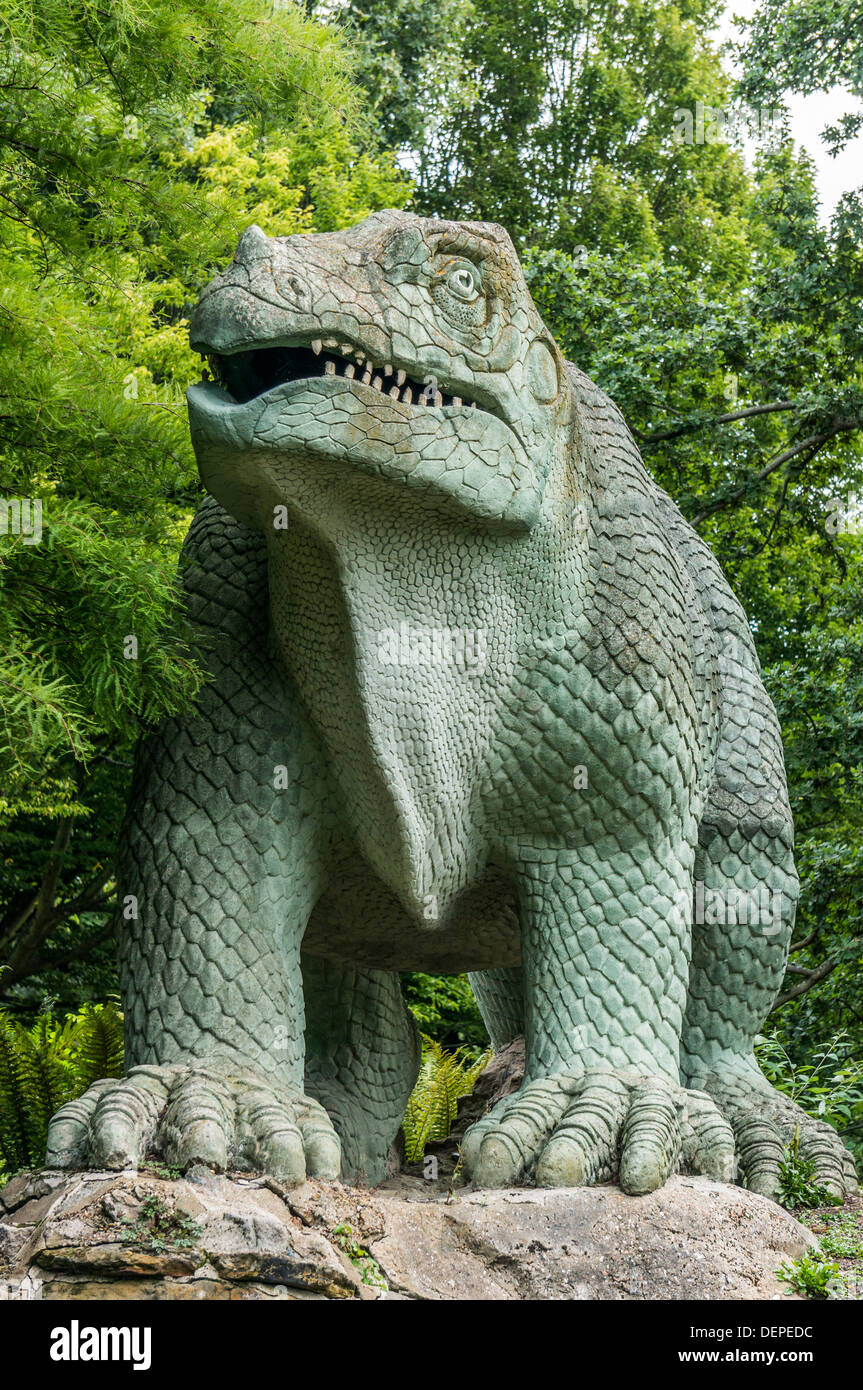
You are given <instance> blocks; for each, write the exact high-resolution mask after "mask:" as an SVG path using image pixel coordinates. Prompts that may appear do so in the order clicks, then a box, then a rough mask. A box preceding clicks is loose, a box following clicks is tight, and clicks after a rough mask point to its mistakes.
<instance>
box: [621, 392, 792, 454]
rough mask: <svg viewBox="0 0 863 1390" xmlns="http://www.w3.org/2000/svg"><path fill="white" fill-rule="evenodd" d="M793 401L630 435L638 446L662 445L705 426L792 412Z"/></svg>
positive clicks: (779, 402) (749, 406) (729, 412)
mask: <svg viewBox="0 0 863 1390" xmlns="http://www.w3.org/2000/svg"><path fill="white" fill-rule="evenodd" d="M794 408H795V403H794V401H771V402H770V403H769V404H768V405H748V406H746V407H745V409H743V410H730V411H728V413H727V414H725V415H716V416H714V418H713V419H712V420H690V421H689V422H688V423H687V424H685V425H676V426H675V428H674V429H673V430H661V431H660V432H659V433H658V434H642V433H641V431H640V430H633V431H632V433H633V434H634V435H635V437H636V439H637V440H638V441H639V443H640V444H664V443H665V442H666V440H668V439H679V438H680V436H681V435H683V434H692V432H693V430H700V429H703V428H704V426H705V425H729V424H732V423H733V422H734V421H735V420H748V419H750V418H751V417H752V416H753V415H772V414H773V413H774V412H775V411H777V410H794Z"/></svg>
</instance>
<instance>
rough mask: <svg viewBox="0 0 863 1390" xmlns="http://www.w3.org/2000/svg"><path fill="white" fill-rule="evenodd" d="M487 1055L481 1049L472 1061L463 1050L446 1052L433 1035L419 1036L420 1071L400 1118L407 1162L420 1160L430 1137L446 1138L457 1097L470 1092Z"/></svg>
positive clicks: (488, 1057)
mask: <svg viewBox="0 0 863 1390" xmlns="http://www.w3.org/2000/svg"><path fill="white" fill-rule="evenodd" d="M490 1057H491V1053H490V1052H485V1053H483V1054H482V1056H480V1057H478V1058H476V1059H475V1060H472V1059H468V1058H467V1057H465V1056H464V1052H463V1050H461V1049H459V1051H458V1052H447V1051H446V1050H445V1049H444V1048H443V1047H441V1045H440V1043H439V1042H437V1041H436V1040H435V1039H434V1038H429V1037H426V1036H423V1051H422V1063H421V1065H420V1073H419V1076H418V1077H417V1082H416V1085H415V1086H414V1089H413V1091H412V1092H411V1096H410V1100H409V1101H408V1105H407V1110H406V1112H405V1117H404V1120H403V1121H402V1129H403V1130H404V1135H405V1157H406V1158H407V1161H408V1162H409V1163H415V1162H417V1160H419V1159H421V1158H422V1156H423V1154H424V1153H425V1150H426V1145H427V1144H429V1143H431V1142H432V1141H433V1140H436V1139H446V1137H447V1135H448V1134H449V1132H450V1130H451V1129H452V1126H453V1124H454V1122H455V1118H456V1114H457V1111H458V1102H459V1098H460V1097H461V1096H466V1095H469V1094H470V1092H471V1091H472V1090H473V1086H474V1082H475V1081H476V1079H477V1077H478V1076H479V1074H480V1072H481V1071H482V1069H483V1067H485V1066H486V1065H487V1063H488V1061H489V1059H490Z"/></svg>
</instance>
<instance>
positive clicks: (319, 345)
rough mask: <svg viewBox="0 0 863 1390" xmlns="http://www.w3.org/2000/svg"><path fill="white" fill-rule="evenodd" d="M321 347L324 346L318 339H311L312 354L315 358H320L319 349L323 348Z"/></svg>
mask: <svg viewBox="0 0 863 1390" xmlns="http://www.w3.org/2000/svg"><path fill="white" fill-rule="evenodd" d="M323 346H324V345H323V343H322V342H321V340H320V338H313V339H312V352H313V353H314V354H315V356H316V357H319V356H320V353H321V349H322V348H323Z"/></svg>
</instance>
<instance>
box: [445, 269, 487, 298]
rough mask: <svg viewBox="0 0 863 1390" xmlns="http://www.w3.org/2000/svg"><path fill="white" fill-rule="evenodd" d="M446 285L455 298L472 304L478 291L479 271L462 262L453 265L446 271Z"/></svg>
mask: <svg viewBox="0 0 863 1390" xmlns="http://www.w3.org/2000/svg"><path fill="white" fill-rule="evenodd" d="M446 287H447V289H448V290H449V292H450V294H453V295H455V297H456V299H461V300H462V301H463V302H464V303H465V304H472V303H473V301H474V300H475V299H476V298H477V297H478V295H479V291H480V286H479V271H478V270H475V269H474V267H473V266H472V265H465V264H464V263H462V264H461V265H454V266H452V267H451V268H450V269H449V270H448V271H447V274H446Z"/></svg>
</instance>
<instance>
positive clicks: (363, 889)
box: [48, 212, 856, 1194]
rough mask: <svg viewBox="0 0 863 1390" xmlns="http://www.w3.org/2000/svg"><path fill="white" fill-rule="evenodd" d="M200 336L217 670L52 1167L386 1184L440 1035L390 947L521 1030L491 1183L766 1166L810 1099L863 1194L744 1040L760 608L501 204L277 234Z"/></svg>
mask: <svg viewBox="0 0 863 1390" xmlns="http://www.w3.org/2000/svg"><path fill="white" fill-rule="evenodd" d="M191 339H192V344H193V346H194V347H195V348H197V349H198V350H199V351H200V352H201V353H202V354H205V355H206V356H207V357H208V358H209V362H210V366H211V370H212V372H213V374H214V377H215V380H206V379H205V380H204V381H203V382H202V383H200V384H199V385H196V386H194V387H192V388H191V389H190V391H189V393H188V396H189V414H190V419H191V429H192V439H193V442H194V446H195V451H196V454H197V458H198V461H199V467H200V473H201V477H202V479H203V482H204V484H205V486H206V488H207V490H208V493H209V494H210V495H209V496H208V498H207V500H206V501H205V502H204V503H203V505H202V506H201V508H200V510H199V512H198V514H197V516H196V517H195V520H194V522H193V524H192V527H191V530H190V532H189V535H188V538H187V541H186V545H185V562H184V583H185V589H186V593H187V596H188V605H189V611H190V615H191V619H192V621H193V622H194V624H195V625H196V626H197V628H198V629H199V631H200V632H201V634H202V636H203V638H204V639H205V641H206V643H207V651H208V656H207V659H208V662H209V667H210V671H211V675H212V680H211V682H210V684H208V685H207V686H206V688H205V689H204V692H203V694H202V696H201V698H200V701H199V704H198V707H197V710H196V712H195V713H194V714H193V715H192V716H191V717H188V718H184V719H172V720H168V721H167V722H166V723H165V724H163V725H162V726H161V727H160V728H159V729H158V731H157V732H155V733H154V734H153V735H152V736H150V737H149V738H148V739H147V740H146V741H144V743H143V744H142V747H141V748H140V750H139V755H138V759H137V770H136V775H135V781H134V789H133V794H132V798H131V804H130V809H129V814H128V817H127V823H126V827H125V831H124V836H123V843H122V846H121V853H120V864H119V875H118V882H119V889H120V898H121V902H122V904H123V910H122V914H121V919H120V927H119V936H120V953H121V969H122V980H123V991H124V995H125V1013H126V1026H127V1062H128V1067H129V1071H128V1075H127V1077H126V1078H125V1079H124V1080H122V1081H104V1082H100V1083H98V1085H97V1086H95V1087H93V1088H92V1089H91V1090H90V1091H89V1092H87V1094H86V1095H85V1096H84V1097H83V1098H82V1099H81V1100H78V1101H75V1102H73V1103H71V1104H69V1105H67V1106H64V1107H63V1109H62V1110H61V1111H60V1112H58V1115H57V1116H56V1117H55V1119H54V1121H53V1124H52V1128H51V1133H50V1138H49V1154H48V1161H49V1162H50V1163H53V1164H55V1165H74V1164H89V1165H98V1166H103V1167H109V1168H116V1167H124V1166H128V1165H133V1164H135V1163H136V1162H137V1161H138V1160H139V1159H140V1157H141V1155H142V1153H143V1152H144V1151H145V1150H147V1149H148V1148H151V1147H153V1146H155V1147H156V1148H158V1149H160V1150H161V1151H162V1152H163V1153H164V1154H165V1155H166V1157H167V1158H168V1159H169V1161H171V1162H174V1163H178V1164H180V1165H182V1166H188V1165H189V1164H191V1163H193V1162H195V1161H200V1162H204V1163H208V1164H211V1165H212V1166H214V1167H215V1168H217V1169H223V1168H224V1167H225V1166H226V1165H232V1164H233V1165H237V1166H245V1167H251V1168H253V1169H254V1168H257V1169H261V1170H266V1171H269V1172H271V1173H273V1174H275V1175H276V1176H277V1177H280V1178H282V1179H283V1180H284V1181H286V1182H294V1183H296V1182H300V1181H302V1180H303V1178H304V1175H306V1174H310V1175H314V1174H316V1175H320V1176H323V1177H335V1176H338V1175H339V1173H340V1172H341V1174H342V1175H343V1176H345V1177H348V1178H353V1179H363V1180H366V1181H369V1182H375V1181H377V1180H379V1179H380V1178H381V1176H382V1174H383V1171H384V1164H385V1160H386V1155H387V1150H388V1147H389V1145H390V1143H391V1141H392V1140H393V1138H394V1136H395V1134H396V1133H397V1130H398V1127H399V1124H400V1121H401V1118H402V1115H403V1113H404V1107H405V1102H406V1100H407V1097H408V1095H409V1093H410V1090H411V1088H412V1085H413V1082H414V1079H415V1076H416V1073H417V1066H418V1049H417V1042H416V1034H415V1030H414V1027H413V1024H412V1022H411V1020H410V1018H409V1015H408V1013H407V1011H406V1009H405V1007H404V1004H403V1002H402V998H401V994H400V989H399V975H398V972H399V971H405V970H424V971H432V972H436V973H447V972H461V971H469V972H470V978H471V981H472V984H473V987H474V990H475V992H476V995H477V998H478V1000H479V1003H480V1007H481V1009H482V1013H483V1017H484V1018H485V1020H486V1022H487V1025H488V1028H489V1032H490V1034H491V1037H492V1040H493V1042H494V1044H495V1046H498V1047H499V1046H501V1045H503V1044H504V1043H506V1042H507V1041H508V1040H510V1039H511V1038H513V1037H514V1036H516V1035H518V1034H519V1033H521V1032H524V1033H525V1037H526V1076H525V1081H524V1085H523V1086H522V1088H521V1090H520V1091H519V1092H518V1093H517V1094H516V1095H514V1096H512V1097H509V1098H508V1099H506V1100H505V1101H503V1102H501V1103H500V1104H499V1105H498V1106H497V1107H496V1108H495V1109H494V1110H492V1112H491V1113H490V1114H489V1115H487V1116H486V1117H485V1118H484V1119H482V1120H481V1121H479V1122H478V1123H477V1124H476V1125H475V1126H474V1127H473V1128H472V1129H471V1130H470V1131H469V1132H468V1134H467V1136H466V1139H465V1143H464V1148H463V1155H464V1163H465V1168H466V1170H467V1173H468V1174H469V1176H470V1177H471V1179H472V1181H473V1182H474V1183H476V1184H478V1185H486V1186H502V1185H510V1184H515V1183H518V1182H523V1181H535V1182H536V1183H537V1184H540V1185H578V1184H586V1183H592V1182H597V1181H603V1180H607V1179H608V1178H609V1177H612V1176H616V1177H619V1181H620V1183H621V1185H622V1186H623V1188H624V1189H625V1190H626V1191H628V1192H631V1193H644V1192H648V1191H650V1190H652V1189H654V1188H656V1187H657V1186H659V1185H660V1184H661V1183H663V1182H664V1181H665V1179H666V1177H667V1176H668V1174H669V1173H670V1172H672V1171H674V1170H675V1169H676V1168H677V1167H678V1166H682V1167H683V1168H685V1169H687V1170H688V1171H694V1172H703V1173H707V1174H710V1175H713V1176H716V1177H721V1178H725V1179H730V1178H731V1176H732V1173H733V1171H734V1169H733V1165H734V1162H735V1156H736V1157H737V1159H739V1162H740V1165H741V1168H742V1174H743V1176H744V1177H745V1180H746V1182H747V1183H748V1184H749V1186H750V1187H752V1188H754V1189H756V1190H758V1191H761V1192H763V1193H767V1194H771V1193H773V1192H774V1191H775V1189H776V1183H777V1177H778V1171H779V1163H780V1161H781V1159H782V1156H783V1144H784V1143H785V1142H787V1140H788V1139H789V1137H790V1136H791V1134H792V1133H793V1132H794V1131H795V1129H796V1127H797V1126H799V1130H800V1135H801V1149H802V1152H803V1153H804V1154H805V1155H809V1156H811V1157H812V1158H814V1159H815V1161H816V1165H817V1172H818V1176H819V1178H820V1179H821V1181H823V1182H824V1183H826V1184H827V1185H828V1186H830V1187H831V1188H832V1190H833V1191H834V1192H835V1193H837V1194H844V1193H847V1192H850V1191H852V1190H855V1187H856V1179H855V1175H854V1166H853V1162H852V1160H851V1157H850V1155H849V1154H848V1153H847V1152H846V1151H845V1150H844V1148H843V1146H842V1144H841V1143H840V1141H839V1139H838V1137H837V1135H836V1133H835V1132H834V1131H833V1130H832V1129H831V1128H830V1127H829V1126H827V1125H824V1124H821V1123H819V1122H817V1121H814V1120H812V1119H810V1118H808V1117H807V1116H806V1115H804V1114H803V1113H802V1112H801V1111H800V1110H798V1109H797V1108H796V1107H795V1106H794V1105H793V1104H792V1103H791V1102H790V1101H788V1100H787V1099H785V1098H783V1097H782V1096H781V1095H779V1094H777V1093H776V1092H775V1091H774V1090H773V1089H772V1088H771V1087H770V1086H769V1085H768V1083H767V1081H766V1080H765V1078H764V1076H763V1075H762V1073H761V1072H760V1070H759V1068H758V1066H757V1064H756V1062H755V1059H754V1057H753V1052H752V1045H753V1039H754V1037H755V1035H756V1033H757V1031H758V1029H759V1027H760V1026H761V1024H762V1022H763V1020H764V1019H765V1017H766V1015H767V1013H768V1011H769V1009H770V1007H771V1004H772V1002H773V1000H774V998H775V996H776V994H777V991H778V989H779V986H780V984H781V981H782V977H783V972H784V968H785V960H786V954H787V949H788V943H789V938H790V935H791V930H792V925H793V920H794V910H795V901H796V896H797V876H796V873H795V868H794V860H793V838H792V821H791V815H790V811H789V805H788V798H787V793H786V785H785V775H784V769H783V759H782V747H781V741H780V734H779V728H778V723H777V719H776V715H775V713H774V710H773V707H772V705H771V703H770V700H769V699H768V697H767V695H766V693H765V690H764V688H763V686H762V683H761V680H760V676H759V665H758V659H757V657H756V654H755V649H754V646H753V642H752V638H751V635H750V631H749V627H748V625H747V622H746V619H745V616H744V614H743V612H742V610H741V607H740V605H739V603H738V602H737V600H736V599H735V598H734V596H733V594H732V593H731V591H730V589H729V587H728V584H727V582H726V580H725V578H724V577H723V575H722V572H721V570H720V568H719V566H718V564H717V562H716V560H715V559H714V557H713V556H712V554H711V553H710V551H709V550H708V549H707V547H706V546H705V545H704V544H703V543H702V541H701V540H699V538H698V537H697V536H696V535H695V533H694V532H693V531H692V530H691V529H690V527H689V526H688V525H687V524H686V522H685V521H684V520H683V518H682V517H681V515H680V513H679V512H678V510H677V509H676V507H675V506H674V504H673V503H672V502H671V500H670V499H669V497H668V496H667V495H666V494H665V493H664V492H662V491H661V490H660V489H659V488H658V487H657V486H656V484H655V483H654V482H653V481H652V480H651V479H650V477H649V476H648V474H647V473H646V471H645V469H644V466H643V464H642V462H641V459H640V457H639V454H638V450H637V448H636V446H635V444H634V442H633V439H632V436H631V435H630V433H629V432H628V430H627V428H626V425H625V423H624V421H623V419H622V417H621V415H620V413H619V411H618V410H617V409H616V407H615V406H614V405H613V404H612V403H611V401H610V400H609V399H608V398H607V397H606V396H604V395H603V394H602V392H600V391H599V390H597V388H596V387H595V386H593V385H592V384H591V383H590V381H588V380H587V378H586V377H585V376H584V375H583V374H582V373H581V372H580V371H579V370H578V369H577V368H576V367H574V366H573V365H572V364H570V363H567V362H565V361H564V360H563V358H562V356H561V354H560V351H559V350H558V348H557V346H556V344H555V343H554V341H553V339H552V337H551V335H550V334H549V332H548V330H547V329H546V328H545V326H544V324H543V323H542V321H541V320H540V318H539V316H538V314H537V311H536V309H535V307H534V305H533V303H532V300H531V298H530V294H529V292H528V289H527V286H526V283H525V280H524V277H523V274H522V271H521V268H520V266H519V263H518V259H517V256H516V254H515V251H514V249H513V246H512V244H511V242H510V240H509V238H508V236H507V235H506V233H505V232H504V231H503V230H502V229H501V228H500V227H497V226H493V225H489V224H479V223H476V224H474V223H449V222H440V221H433V220H426V219H422V218H419V217H416V216H412V215H409V214H407V213H402V212H382V213H376V214H374V215H373V216H371V217H369V218H367V219H366V221H364V222H362V223H361V224H360V225H359V226H356V227H353V228H351V229H350V230H348V231H344V232H338V233H327V234H322V235H310V236H292V237H287V238H276V239H269V238H268V237H267V236H265V235H264V233H263V232H261V231H260V230H259V229H258V228H256V227H252V228H250V229H249V230H248V231H247V232H246V233H245V234H244V235H243V237H242V239H241V241H240V244H239V248H238V251H237V254H236V257H235V259H234V261H233V262H232V264H231V265H230V266H229V267H228V269H227V270H226V271H225V272H224V274H222V275H220V276H219V277H218V278H217V279H216V280H215V281H214V282H213V283H212V284H211V285H210V286H209V287H208V288H207V289H206V290H205V291H204V294H203V295H202V297H201V300H200V303H199V305H198V307H197V309H196V311H195V314H194V317H193V321H192V326H191ZM205 378H206V373H205ZM765 903H766V905H767V909H768V910H766V911H765V910H764V908H765ZM717 905H718V907H717Z"/></svg>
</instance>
